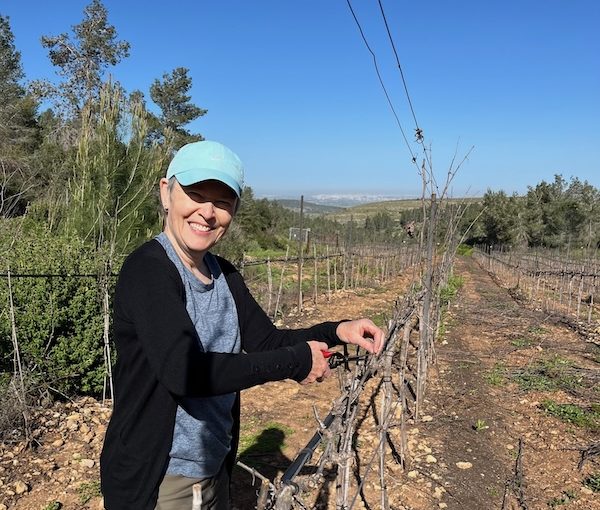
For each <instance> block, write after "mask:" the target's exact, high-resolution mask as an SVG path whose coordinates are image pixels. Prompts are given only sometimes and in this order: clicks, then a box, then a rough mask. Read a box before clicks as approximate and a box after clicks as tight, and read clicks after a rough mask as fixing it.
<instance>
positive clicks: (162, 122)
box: [150, 67, 207, 148]
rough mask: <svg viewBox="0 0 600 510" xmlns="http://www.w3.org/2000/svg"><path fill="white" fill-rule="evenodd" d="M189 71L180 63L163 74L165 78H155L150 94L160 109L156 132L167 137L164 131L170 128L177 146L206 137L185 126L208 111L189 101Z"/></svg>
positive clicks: (190, 83) (190, 84)
mask: <svg viewBox="0 0 600 510" xmlns="http://www.w3.org/2000/svg"><path fill="white" fill-rule="evenodd" d="M188 72H189V69H186V68H185V67H178V68H176V69H173V71H172V72H171V73H170V74H169V73H165V74H163V77H162V81H161V80H158V79H157V80H154V83H153V84H152V85H151V86H150V97H151V98H152V101H154V103H156V104H157V105H158V107H159V108H160V110H161V115H160V118H159V126H158V128H157V133H156V136H158V137H163V138H164V136H165V132H166V131H170V132H171V133H172V134H173V135H172V136H173V137H174V146H175V147H176V148H179V147H181V146H183V145H185V144H186V143H190V142H196V141H198V140H204V138H203V137H202V135H199V134H192V133H190V132H189V131H188V130H186V129H185V127H184V126H185V125H186V124H188V123H189V122H191V121H193V120H195V119H197V118H198V117H202V116H203V115H205V114H206V113H207V110H203V109H202V108H199V107H197V106H196V105H194V104H192V103H190V100H191V96H190V95H189V92H190V89H191V87H192V79H191V78H190V77H189V75H188Z"/></svg>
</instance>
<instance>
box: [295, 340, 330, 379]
mask: <svg viewBox="0 0 600 510" xmlns="http://www.w3.org/2000/svg"><path fill="white" fill-rule="evenodd" d="M307 343H308V345H309V347H310V351H311V353H312V368H311V369H310V373H309V374H308V375H307V376H306V378H305V379H304V380H303V381H301V382H300V384H310V383H313V382H315V381H318V382H321V381H322V380H323V379H325V378H327V377H329V375H331V369H330V368H329V363H328V362H327V360H326V359H325V356H323V351H326V350H327V349H328V346H327V344H326V343H325V342H317V341H316V340H310V341H309V342H307Z"/></svg>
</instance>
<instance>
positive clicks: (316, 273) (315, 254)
mask: <svg viewBox="0 0 600 510" xmlns="http://www.w3.org/2000/svg"><path fill="white" fill-rule="evenodd" d="M313 256H314V259H315V277H314V284H315V285H314V287H315V288H314V298H313V301H314V303H315V305H316V304H317V294H318V287H319V265H318V263H317V245H316V243H313Z"/></svg>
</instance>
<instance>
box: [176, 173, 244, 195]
mask: <svg viewBox="0 0 600 510" xmlns="http://www.w3.org/2000/svg"><path fill="white" fill-rule="evenodd" d="M175 177H176V179H177V182H179V184H181V185H182V186H191V185H192V184H196V183H198V182H202V181H219V182H222V183H223V184H225V185H226V186H228V187H230V188H231V189H232V190H233V191H234V193H235V194H236V195H237V196H238V197H240V196H241V194H242V190H241V189H240V186H239V184H238V183H237V182H236V181H235V180H234V179H232V178H231V176H229V175H227V174H226V173H223V172H219V171H218V170H215V169H213V168H193V169H191V170H185V171H184V172H179V173H177V175H176V176H175ZM167 178H168V176H167Z"/></svg>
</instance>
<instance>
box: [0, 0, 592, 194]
mask: <svg viewBox="0 0 600 510" xmlns="http://www.w3.org/2000/svg"><path fill="white" fill-rule="evenodd" d="M87 3H88V2H87V1H80V0H62V1H60V2H42V1H37V2H32V1H27V0H1V1H0V13H2V14H3V15H8V16H9V17H10V21H11V26H12V29H13V32H14V34H15V43H16V46H17V48H18V49H19V50H20V51H21V55H22V62H23V66H24V69H25V72H26V75H27V78H29V79H35V78H52V77H54V76H55V74H54V69H53V68H52V66H51V65H50V63H49V61H48V58H47V53H46V50H44V48H42V46H41V44H40V37H41V36H42V35H56V34H59V33H61V32H65V31H70V28H71V26H72V25H74V24H76V23H78V22H79V21H80V20H81V19H82V12H83V8H84V7H85V5H86V4H87ZM382 3H383V6H384V8H385V13H386V16H387V20H388V23H389V26H390V30H391V32H392V36H393V38H394V43H395V45H396V49H397V51H398V55H399V58H400V62H401V65H402V69H403V71H404V75H405V78H406V81H407V85H408V90H409V93H410V97H411V99H412V102H413V106H414V109H415V113H416V116H417V120H418V122H419V125H420V126H421V128H422V129H423V132H424V135H425V142H426V144H428V145H429V144H430V145H431V148H432V161H433V169H434V172H435V175H436V178H437V181H438V182H439V183H440V184H442V183H443V182H444V180H445V176H446V172H447V170H448V167H449V165H450V161H451V159H452V156H453V154H454V152H455V149H456V147H458V159H461V158H462V156H464V155H465V154H466V153H467V151H468V150H469V148H470V147H471V146H474V149H473V152H472V153H471V154H470V156H469V158H468V160H467V161H466V162H465V163H464V164H463V166H462V167H461V169H460V170H459V171H458V174H457V175H456V177H455V179H454V181H453V183H452V186H451V194H452V195H453V196H464V195H469V196H480V195H481V194H482V193H483V192H485V190H486V189H487V188H491V189H494V190H500V189H503V190H505V191H507V192H509V193H512V192H515V191H516V192H524V191H526V189H527V186H528V185H535V184H537V183H538V182H540V181H541V180H546V181H549V180H553V176H554V174H556V173H560V174H562V175H563V176H564V177H565V178H567V179H568V178H569V177H571V176H576V177H578V178H580V179H581V180H587V181H588V182H590V183H591V184H593V185H594V186H596V187H600V97H599V96H600V94H599V91H600V65H599V64H600V58H599V55H600V30H598V27H599V26H600V2H597V1H596V0H580V1H578V0H571V1H567V0H543V1H542V0H519V1H517V0H503V1H495V2H492V1H482V0H477V1H474V0H473V1H472V0H461V1H457V2H451V1H448V0H433V1H431V2H407V1H399V0H382ZM104 4H105V6H106V7H107V9H108V11H109V20H110V22H111V23H112V24H113V25H115V26H116V28H117V31H118V33H119V37H120V38H121V39H125V40H127V41H129V42H130V44H131V55H130V57H129V58H128V59H126V60H124V61H123V62H122V63H120V64H119V65H118V66H117V67H116V68H115V69H114V70H113V71H112V72H113V74H114V76H115V77H116V79H118V80H119V81H120V82H121V83H122V84H123V85H124V86H125V88H126V89H128V90H130V91H131V90H134V89H140V90H142V91H144V92H145V93H146V94H147V92H148V89H149V86H150V84H151V83H152V81H153V80H154V79H155V78H158V77H161V76H162V74H163V73H164V72H168V71H171V70H172V69H173V68H175V67H179V66H183V67H187V68H189V69H190V75H191V77H192V78H193V83H194V86H193V89H192V96H193V101H194V102H195V103H196V104H197V105H198V106H201V107H203V108H206V109H208V114H207V115H206V116H204V117H203V118H201V119H199V120H197V121H195V122H194V123H192V124H191V125H190V126H189V127H190V128H191V129H192V130H193V131H196V132H200V133H202V134H203V135H204V136H205V137H206V138H207V139H213V140H218V141H221V142H223V143H225V144H226V145H228V146H230V147H231V148H232V149H233V150H234V151H235V152H237V153H238V154H239V155H240V157H241V158H242V161H243V162H244V164H245V167H246V180H247V183H248V184H249V185H250V186H252V187H253V189H254V190H255V193H256V194H257V195H262V196H265V195H270V196H274V195H275V196H286V197H298V196H299V195H301V194H304V195H311V194H315V193H358V194H380V195H385V196H389V197H392V196H394V197H408V196H416V195H418V194H419V193H420V189H421V184H420V182H421V181H420V177H419V175H418V172H417V170H416V168H415V166H414V165H413V164H412V163H411V156H410V153H409V151H408V149H407V147H406V145H405V143H404V141H403V139H402V135H401V133H400V130H399V128H398V126H397V124H396V120H395V119H394V117H393V115H392V112H391V110H390V108H389V106H388V104H387V101H386V99H385V96H384V94H383V91H382V89H381V86H380V84H379V81H378V79H377V76H376V74H375V70H374V67H373V61H372V58H371V55H370V54H369V53H368V51H367V49H366V47H365V45H364V43H363V41H362V39H361V37H360V34H359V31H358V29H357V27H356V24H355V22H354V20H353V18H352V15H351V13H350V10H349V8H348V5H347V3H346V0H296V1H292V0H289V1H286V0H268V1H267V0H265V1H261V0H255V1H247V0H245V1H244V0H236V1H233V0H219V1H206V0H202V1H199V0H195V1H192V0H185V1H178V2H171V3H166V2H164V1H161V2H159V1H156V0H146V1H141V0H130V1H116V0H105V1H104ZM352 6H353V8H354V10H355V12H356V15H357V17H358V19H359V21H360V22H361V24H362V26H363V29H364V31H365V35H366V37H367V40H368V42H369V44H370V46H371V48H372V49H373V51H374V52H375V54H376V56H377V60H378V64H379V67H380V70H381V73H382V77H383V80H384V83H385V85H386V87H387V89H388V92H389V94H390V97H391V99H392V102H393V105H394V107H395V109H396V111H397V113H398V115H399V118H400V122H401V124H402V126H403V127H404V129H405V131H406V133H407V136H408V137H409V139H410V140H411V146H412V150H413V151H415V152H417V154H418V155H419V159H420V158H421V155H422V149H421V147H420V146H418V145H417V144H415V143H412V140H413V139H414V136H413V133H414V121H413V120H412V116H411V114H410V110H409V109H408V106H407V101H406V96H405V94H404V89H403V87H402V82H401V80H400V73H399V71H398V68H397V66H396V62H395V58H394V55H393V53H392V51H391V46H390V43H389V40H388V38H387V33H386V31H385V26H384V24H383V20H382V18H381V13H380V11H379V6H378V3H377V0H353V1H352Z"/></svg>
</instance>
